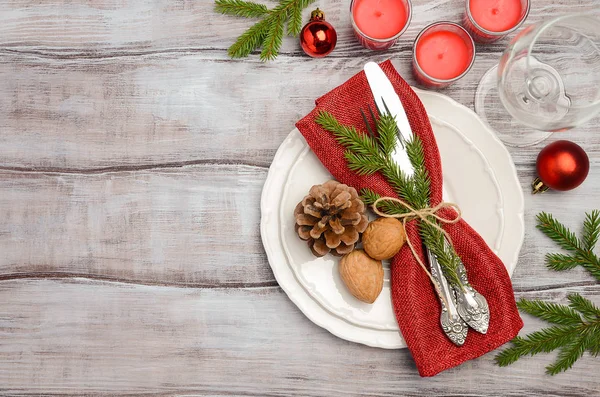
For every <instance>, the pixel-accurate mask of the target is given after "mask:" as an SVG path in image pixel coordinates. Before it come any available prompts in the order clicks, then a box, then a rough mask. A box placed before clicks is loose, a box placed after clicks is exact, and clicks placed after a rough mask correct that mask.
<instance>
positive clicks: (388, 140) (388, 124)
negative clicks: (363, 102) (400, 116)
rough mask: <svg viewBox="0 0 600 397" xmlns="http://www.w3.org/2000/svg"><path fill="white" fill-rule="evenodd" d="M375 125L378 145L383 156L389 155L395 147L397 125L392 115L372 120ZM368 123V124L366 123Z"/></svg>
mask: <svg viewBox="0 0 600 397" xmlns="http://www.w3.org/2000/svg"><path fill="white" fill-rule="evenodd" d="M374 121H375V123H376V125H377V135H378V136H379V146H380V148H381V151H382V152H383V154H384V155H385V156H391V155H392V153H393V152H394V149H395V148H396V140H397V137H398V133H397V131H398V127H397V124H396V119H395V118H394V117H381V118H380V119H379V121H377V120H374ZM367 125H368V124H367Z"/></svg>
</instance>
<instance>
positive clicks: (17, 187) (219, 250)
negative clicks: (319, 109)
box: [0, 165, 274, 288]
mask: <svg viewBox="0 0 600 397" xmlns="http://www.w3.org/2000/svg"><path fill="white" fill-rule="evenodd" d="M265 175H266V170H264V169H256V168H253V167H248V166H237V167H232V166H211V165H207V166H201V167H189V168H188V167H184V168H176V169H162V170H153V171H152V172H148V171H138V172H121V173H103V174H88V175H78V174H58V175H57V174H40V173H18V172H3V173H0V253H2V254H1V255H0V278H2V277H4V278H6V277H20V276H26V277H30V276H31V275H32V274H40V273H41V274H48V275H57V274H69V275H83V276H89V277H97V278H108V279H116V280H126V281H130V282H140V283H147V284H180V285H189V286H209V287H214V286H229V287H232V288H233V287H239V286H243V285H264V284H266V285H273V284H274V280H273V275H272V273H271V270H270V268H269V267H268V265H267V264H266V261H265V256H264V253H263V247H262V243H261V241H260V234H259V216H258V211H259V209H258V202H259V198H260V193H261V190H262V185H263V182H264V178H265Z"/></svg>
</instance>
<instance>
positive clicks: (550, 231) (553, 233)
mask: <svg viewBox="0 0 600 397" xmlns="http://www.w3.org/2000/svg"><path fill="white" fill-rule="evenodd" d="M537 220H538V224H537V228H538V229H539V230H541V231H542V232H543V233H544V234H545V235H546V236H548V237H550V238H551V239H552V240H554V242H556V243H557V244H558V245H559V246H560V247H561V248H563V249H565V250H567V251H572V252H577V251H579V250H580V249H581V246H580V244H579V239H578V238H577V236H575V233H573V232H572V231H570V230H569V229H568V228H567V227H565V226H564V225H563V224H561V223H560V222H558V221H557V220H556V219H554V217H553V216H552V215H550V214H547V213H545V212H542V213H540V214H539V215H538V216H537Z"/></svg>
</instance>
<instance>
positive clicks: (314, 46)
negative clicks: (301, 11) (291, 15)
mask: <svg viewBox="0 0 600 397" xmlns="http://www.w3.org/2000/svg"><path fill="white" fill-rule="evenodd" d="M336 43H337V33H336V32H335V29H334V28H333V26H331V24H330V23H329V22H325V14H324V13H323V11H321V10H319V9H318V8H317V9H316V10H314V11H313V12H312V13H311V14H310V21H309V22H308V23H307V24H306V25H304V27H303V28H302V31H301V32H300V45H301V46H302V49H303V50H304V52H305V53H306V55H310V56H311V57H313V58H321V57H324V56H325V55H327V54H329V53H330V52H331V51H333V49H334V48H335V44H336Z"/></svg>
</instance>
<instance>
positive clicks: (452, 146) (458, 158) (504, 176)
mask: <svg viewBox="0 0 600 397" xmlns="http://www.w3.org/2000/svg"><path fill="white" fill-rule="evenodd" d="M416 92H417V94H418V95H419V97H420V98H421V100H422V101H423V104H424V105H425V108H426V109H427V112H428V113H429V115H430V118H431V121H432V126H433V130H434V133H435V135H436V139H437V141H438V146H439V148H440V153H441V157H442V163H443V167H444V183H445V187H446V190H447V191H448V194H449V197H445V199H446V200H450V201H454V202H456V203H458V204H459V206H460V207H461V209H462V210H463V215H464V217H465V219H466V220H467V221H468V222H469V223H470V224H471V225H472V226H473V227H474V228H475V229H476V230H477V231H478V232H479V233H480V234H481V235H482V237H483V238H484V239H485V241H486V242H487V243H488V244H489V245H490V247H492V249H493V250H494V251H495V252H496V253H497V254H498V255H499V256H500V258H501V259H502V260H503V261H504V263H505V265H506V267H507V269H508V271H509V273H510V274H512V271H513V270H514V267H515V266H516V262H517V258H518V254H519V251H520V248H521V244H522V242H523V235H524V223H523V209H524V204H523V193H522V190H521V188H520V185H519V183H518V180H517V177H516V171H515V168H514V165H513V163H512V161H511V159H510V155H509V154H508V152H507V151H506V149H505V148H504V146H503V145H502V144H501V143H500V141H499V140H498V139H497V138H496V137H495V135H494V134H493V132H492V131H490V130H489V129H487V128H486V127H485V125H484V124H483V123H482V122H481V120H479V118H478V117H477V115H475V114H474V113H473V112H472V111H470V110H469V109H467V108H466V107H464V106H462V105H460V104H458V103H457V102H454V101H453V100H451V99H450V98H448V97H446V96H443V95H441V94H438V93H431V92H426V91H420V90H416ZM328 179H331V175H330V174H329V172H328V171H327V170H326V169H325V168H324V167H323V166H322V165H321V163H320V162H319V160H318V159H317V157H316V156H315V155H314V154H313V153H312V152H311V151H310V149H309V148H308V145H307V144H306V142H305V141H304V138H303V137H302V136H301V134H300V132H299V131H298V130H294V131H292V133H290V135H289V136H288V137H287V138H286V140H285V141H284V142H283V143H282V145H281V146H280V148H279V150H278V152H277V154H276V156H275V159H274V160H273V164H272V165H271V168H270V170H269V175H268V177H267V181H266V183H265V186H264V188H263V195H262V202H261V211H262V220H261V234H262V239H263V244H264V246H265V250H266V252H267V256H268V258H269V262H270V264H271V267H272V269H273V272H274V274H275V277H276V278H277V281H278V282H279V284H280V286H281V287H282V288H283V289H284V290H285V291H286V293H287V294H288V296H289V297H290V299H291V300H292V301H293V302H294V303H295V304H296V305H297V306H298V307H299V308H300V309H301V310H302V311H303V312H304V313H305V314H306V316H307V317H309V318H310V319H311V320H312V321H313V322H315V323H316V324H318V325H320V326H322V327H324V328H326V329H327V330H329V331H330V332H332V333H333V334H335V335H337V336H339V337H341V338H344V339H347V340H350V341H354V342H359V343H363V344H366V345H369V346H376V347H382V348H401V347H405V344H404V340H403V339H402V337H401V335H400V333H399V331H398V325H397V323H396V320H395V318H394V314H393V311H392V305H391V299H390V291H389V281H388V280H389V270H388V269H386V282H385V284H384V290H383V291H382V294H381V295H380V296H379V298H378V299H377V301H376V302H375V303H374V304H373V305H369V304H365V303H362V302H360V301H358V300H357V299H355V298H354V297H353V296H352V295H350V294H349V293H348V292H347V290H346V288H345V286H344V285H343V283H342V281H341V280H340V278H339V274H338V271H337V259H336V258H333V257H331V256H326V257H324V258H314V257H313V256H312V254H311V253H310V251H309V250H308V248H307V246H306V243H304V242H303V241H301V240H300V239H299V238H298V237H297V236H296V234H295V231H294V218H293V209H294V207H295V205H296V204H297V203H298V202H299V201H300V200H301V199H302V197H304V195H305V194H306V192H307V191H308V190H309V188H310V187H311V186H312V185H314V184H319V183H323V182H324V181H326V180H328Z"/></svg>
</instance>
